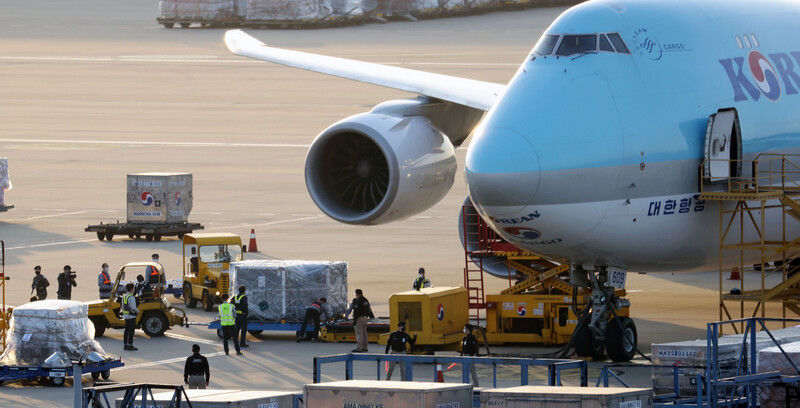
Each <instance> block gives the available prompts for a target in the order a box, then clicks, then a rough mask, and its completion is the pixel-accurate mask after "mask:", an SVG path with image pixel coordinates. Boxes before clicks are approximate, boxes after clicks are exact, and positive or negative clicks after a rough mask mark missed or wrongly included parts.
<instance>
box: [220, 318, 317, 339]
mask: <svg viewBox="0 0 800 408" xmlns="http://www.w3.org/2000/svg"><path fill="white" fill-rule="evenodd" d="M302 326H303V322H287V321H278V322H265V321H258V320H248V321H247V332H248V333H250V334H251V335H253V336H257V335H259V334H261V333H263V332H264V331H265V330H270V331H288V332H292V333H296V332H298V331H299V330H300V327H302ZM208 328H209V329H211V330H216V331H217V336H219V338H222V324H221V323H220V321H219V319H217V320H214V321H212V322H211V323H209V324H208Z"/></svg>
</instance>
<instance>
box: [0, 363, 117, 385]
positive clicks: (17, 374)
mask: <svg viewBox="0 0 800 408" xmlns="http://www.w3.org/2000/svg"><path fill="white" fill-rule="evenodd" d="M124 365H125V363H123V362H122V360H120V359H115V360H107V361H102V362H99V363H89V364H86V365H84V366H82V367H81V373H82V374H91V376H92V378H93V379H95V380H96V379H98V378H100V377H103V379H104V380H107V379H109V378H110V377H111V370H112V369H114V368H119V367H122V366H124ZM72 374H73V372H72V367H42V366H0V384H3V383H4V382H6V381H18V380H38V381H39V382H41V383H43V382H45V381H46V382H48V383H50V384H52V385H55V386H59V387H60V386H62V385H64V382H66V379H67V378H68V377H72Z"/></svg>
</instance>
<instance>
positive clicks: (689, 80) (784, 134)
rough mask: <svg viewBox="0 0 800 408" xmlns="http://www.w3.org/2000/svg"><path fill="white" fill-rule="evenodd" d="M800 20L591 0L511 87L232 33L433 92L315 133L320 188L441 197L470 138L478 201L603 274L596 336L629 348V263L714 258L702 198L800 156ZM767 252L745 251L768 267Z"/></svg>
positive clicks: (373, 209) (351, 197)
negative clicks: (764, 161)
mask: <svg viewBox="0 0 800 408" xmlns="http://www.w3.org/2000/svg"><path fill="white" fill-rule="evenodd" d="M798 21H800V3H799V2H797V1H793V0H765V1H758V2H754V1H747V0H669V1H666V0H663V1H661V0H655V1H654V0H593V1H588V2H586V3H582V4H580V5H577V6H575V7H572V8H570V9H569V10H567V11H566V12H564V13H563V14H561V15H560V16H559V17H558V18H557V19H556V20H555V21H554V22H553V23H552V24H551V25H550V27H549V28H548V29H547V30H546V31H545V33H544V34H543V35H542V37H541V38H540V39H539V40H538V42H537V43H536V44H535V46H534V47H533V50H532V51H531V52H530V54H529V56H528V57H527V58H526V59H525V61H524V63H523V64H522V66H520V67H519V69H518V70H517V72H516V74H515V75H514V76H513V78H512V79H511V81H510V82H509V83H508V84H507V85H500V84H494V83H487V82H482V81H475V80H470V79H463V78H456V77H451V76H446V75H439V74H432V73H426V72H420V71H415V70H410V69H404V68H399V67H392V66H383V65H379V64H372V63H365V62H359V61H353V60H346V59H340V58H334V57H328V56H321V55H313V54H307V53H302V52H296V51H289V50H284V49H278V48H272V47H268V46H266V45H264V44H263V43H261V42H260V41H258V40H256V39H254V38H252V37H250V36H248V35H247V34H245V33H243V32H242V31H239V30H232V31H228V32H227V34H226V36H225V41H226V43H227V46H228V48H229V49H230V50H231V51H232V52H234V53H236V54H239V55H242V56H246V57H251V58H256V59H260V60H265V61H270V62H273V63H278V64H283V65H287V66H291V67H297V68H301V69H306V70H310V71H315V72H320V73H325V74H329V75H334V76H339V77H344V78H348V79H353V80H357V81H362V82H367V83H372V84H377V85H381V86H386V87H391V88H395V89H400V90H404V91H408V92H411V93H415V94H418V96H417V97H415V98H410V99H402V100H393V101H387V102H383V103H380V104H378V105H377V106H375V107H374V108H373V109H372V110H371V111H369V112H366V113H362V114H358V115H355V116H352V117H349V118H346V119H343V120H341V121H339V122H337V123H335V124H333V125H332V126H330V127H329V128H327V129H325V130H324V131H323V132H322V133H321V134H319V135H318V136H317V138H316V139H315V140H314V142H313V144H312V145H311V147H310V149H309V151H308V155H307V159H306V164H305V178H306V184H307V188H308V191H309V193H310V195H311V197H312V199H313V200H314V202H315V203H316V204H317V206H319V208H320V209H321V210H322V211H323V212H325V213H326V214H327V215H329V216H330V217H332V218H334V219H336V220H338V221H341V222H344V223H349V224H361V225H369V224H381V223H386V222H390V221H395V220H400V219H403V218H407V217H409V216H412V215H414V214H418V213H420V212H422V211H424V210H426V209H427V208H429V207H431V206H432V205H434V204H435V203H436V202H438V201H439V200H440V199H441V198H442V197H443V196H444V195H445V194H447V192H448V190H449V189H450V187H451V186H452V184H453V182H454V176H455V173H456V160H455V155H454V146H459V145H461V144H462V143H464V141H465V139H466V138H467V136H469V135H470V134H471V135H472V140H471V142H470V144H469V148H468V151H467V157H466V163H465V177H466V183H467V187H468V191H469V197H468V199H467V200H466V201H465V203H466V204H470V203H471V204H474V208H475V209H476V211H477V213H479V214H480V215H481V216H482V217H483V218H484V219H485V220H486V221H487V222H488V224H489V225H490V227H491V228H493V229H494V230H495V231H496V232H497V233H498V234H499V235H500V236H501V237H502V238H504V239H505V240H507V241H508V242H510V243H513V244H514V245H516V246H517V247H519V248H523V249H525V250H530V251H533V252H536V253H540V254H543V255H546V256H550V257H554V258H556V259H563V260H566V261H567V262H569V263H570V264H571V265H572V268H571V276H570V279H571V281H573V282H577V281H581V280H585V281H587V282H591V283H589V284H590V285H592V287H593V289H594V290H593V304H592V307H593V313H592V316H591V323H590V324H589V325H588V326H589V327H590V329H591V330H583V332H584V333H589V332H590V335H591V339H588V340H584V341H583V343H582V344H591V351H590V352H591V353H592V354H596V353H597V352H598V350H599V352H600V353H602V349H603V348H606V350H607V351H608V353H609V356H610V357H611V358H612V359H614V360H625V359H629V358H631V357H632V356H633V354H634V352H635V344H636V329H635V326H634V325H633V322H632V321H631V320H630V319H627V320H626V321H622V320H620V321H618V322H617V323H619V324H614V323H613V322H611V323H609V318H610V317H611V314H610V313H611V311H612V309H614V308H618V307H619V306H620V304H621V303H620V302H622V300H620V299H617V298H615V297H614V296H613V291H609V290H608V289H607V288H605V287H606V286H607V285H606V284H605V283H606V282H607V283H609V284H610V286H621V285H624V277H625V273H626V272H625V271H637V272H661V271H671V272H677V271H697V270H712V269H716V268H717V266H718V256H719V246H718V245H719V238H718V234H719V214H718V210H719V205H720V204H719V201H710V200H708V201H703V200H701V199H700V195H699V193H700V191H701V187H702V188H703V190H711V191H713V190H723V189H724V188H726V187H725V184H726V183H725V181H726V180H727V179H728V178H729V177H738V176H745V177H746V176H749V175H750V174H752V172H753V169H752V168H750V167H748V166H742V165H740V164H739V163H741V162H737V161H736V160H753V159H755V158H756V157H757V156H758V155H759V154H762V153H769V154H794V153H800V149H799V148H800V93H799V92H800V35H798V34H800V31H798V25H797V22H798ZM708 159H719V161H709V160H708ZM727 160H732V161H727ZM701 166H704V167H705V169H704V172H705V174H706V175H707V176H708V177H706V178H701V177H700V174H701V171H700V168H701ZM715 181H717V182H718V181H722V182H721V183H715ZM723 205H725V204H723ZM778 213H779V212H776V214H778ZM778 216H780V214H778ZM780 222H781V221H780V219H779V218H778V217H777V216H776V217H774V219H767V223H768V224H773V227H774V226H776V225H777V226H778V228H777V230H780V229H781V228H780ZM798 225H800V223H798V224H797V225H795V224H790V225H788V227H789V230H788V231H787V235H788V236H791V237H796V236H798V233H800V230H799V229H798ZM735 228H738V227H737V226H734V229H735ZM746 229H747V228H746ZM771 230H772V231H775V228H771ZM731 234H732V235H738V232H735V231H734V232H732V233H731ZM745 234H746V235H748V236H750V238H752V239H754V237H755V236H754V231H752V228H751V229H747V230H746V231H745ZM753 255H754V256H753V257H749V258H747V259H745V262H746V263H758V262H760V255H759V254H753ZM747 256H750V255H747ZM735 258H736V259H730V260H729V261H730V263H731V264H738V262H739V259H738V254H736V256H735ZM490 269H491V268H490ZM490 272H494V273H495V274H497V275H499V276H503V277H505V276H507V269H505V267H503V268H502V269H497V270H494V271H492V270H490ZM612 274H617V276H610V275H612ZM611 331H615V333H616V335H615V336H613V337H614V338H616V339H621V340H616V341H617V343H619V344H612V343H614V341H615V340H612V339H611V337H612V336H611ZM606 334H609V335H608V336H606ZM584 336H586V335H584ZM587 341H588V342H590V343H587ZM584 348H585V347H584ZM579 351H580V350H579ZM584 353H586V351H584Z"/></svg>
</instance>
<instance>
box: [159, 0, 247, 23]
mask: <svg viewBox="0 0 800 408" xmlns="http://www.w3.org/2000/svg"><path fill="white" fill-rule="evenodd" d="M233 2H234V0H161V1H159V2H158V9H159V14H160V17H161V18H178V19H197V20H209V21H216V20H220V19H224V18H229V17H233V15H234V12H233Z"/></svg>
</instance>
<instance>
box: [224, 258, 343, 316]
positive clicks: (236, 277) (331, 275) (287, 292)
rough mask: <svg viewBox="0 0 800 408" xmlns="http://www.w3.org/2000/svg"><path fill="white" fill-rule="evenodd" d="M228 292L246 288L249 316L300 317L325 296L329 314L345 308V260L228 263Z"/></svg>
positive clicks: (334, 313) (232, 292)
mask: <svg viewBox="0 0 800 408" xmlns="http://www.w3.org/2000/svg"><path fill="white" fill-rule="evenodd" d="M230 280H231V285H230V287H231V294H234V293H238V292H235V291H236V288H238V287H239V285H244V286H245V287H246V288H247V306H248V309H249V312H250V319H252V320H260V321H280V320H282V319H285V320H287V321H300V320H303V317H305V310H306V307H308V306H309V305H310V304H311V302H313V301H315V300H317V299H319V298H320V297H325V298H327V300H328V310H329V311H330V312H331V313H332V314H333V315H339V314H344V312H345V311H346V310H347V262H329V261H268V260H249V261H241V262H232V263H231V264H230Z"/></svg>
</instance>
